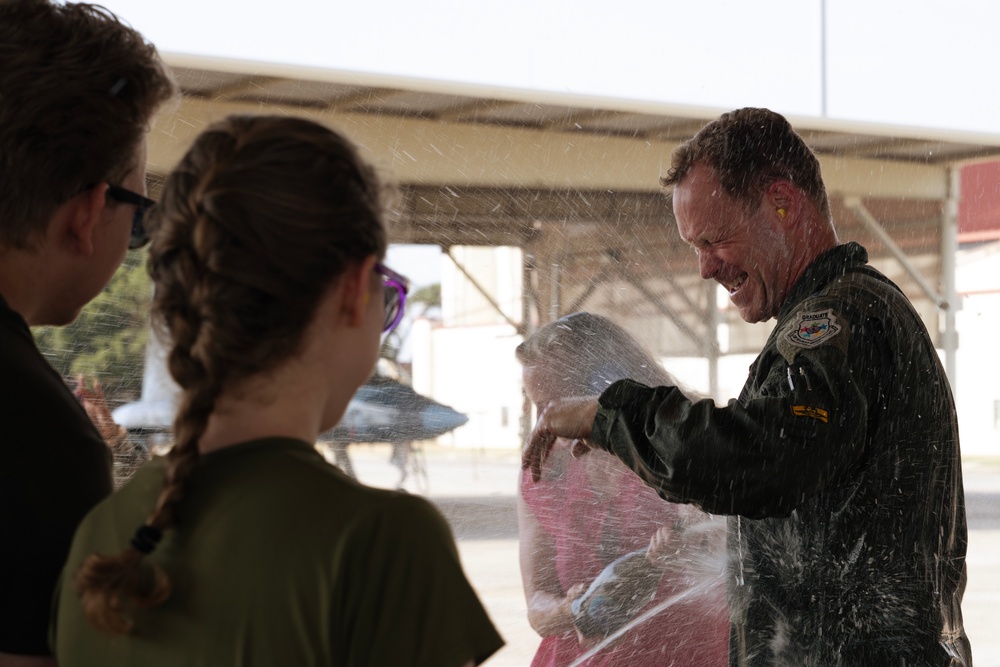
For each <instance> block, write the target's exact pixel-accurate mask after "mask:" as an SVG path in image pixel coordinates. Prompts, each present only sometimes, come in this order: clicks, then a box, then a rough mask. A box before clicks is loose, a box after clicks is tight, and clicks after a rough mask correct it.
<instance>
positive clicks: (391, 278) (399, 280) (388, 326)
mask: <svg viewBox="0 0 1000 667" xmlns="http://www.w3.org/2000/svg"><path fill="white" fill-rule="evenodd" d="M375 273H377V274H379V275H380V276H382V292H383V295H384V297H385V322H384V323H383V324H382V333H388V332H389V331H392V330H393V329H395V328H396V325H398V324H399V321H400V320H401V319H403V308H405V307H406V294H407V292H409V291H410V280H409V278H407V277H406V276H404V275H402V274H399V273H396V272H395V271H393V270H392V269H390V268H389V267H387V266H385V265H384V264H382V263H381V262H376V263H375Z"/></svg>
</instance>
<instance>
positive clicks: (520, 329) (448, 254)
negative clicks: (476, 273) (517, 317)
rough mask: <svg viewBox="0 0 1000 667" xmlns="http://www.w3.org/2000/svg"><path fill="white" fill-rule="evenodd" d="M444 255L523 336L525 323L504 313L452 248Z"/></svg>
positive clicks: (445, 251)
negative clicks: (456, 257)
mask: <svg viewBox="0 0 1000 667" xmlns="http://www.w3.org/2000/svg"><path fill="white" fill-rule="evenodd" d="M444 254H445V255H447V256H448V259H450V260H451V261H452V264H454V265H455V268H456V269H458V270H459V271H460V272H461V273H462V275H463V276H465V279H466V280H468V281H469V282H470V283H472V286H473V287H475V288H476V289H477V290H478V291H479V293H480V294H482V295H483V298H484V299H486V301H487V302H489V304H490V305H491V306H493V309H494V310H495V311H497V314H498V315H500V317H502V318H504V319H505V320H506V321H507V324H509V325H511V326H512V327H514V330H515V331H517V333H519V334H521V335H523V334H524V329H525V326H526V325H525V323H523V322H522V323H520V324H519V323H517V322H515V321H514V320H512V319H510V317H508V316H507V313H505V312H503V309H502V308H501V307H500V304H499V303H497V302H496V299H494V298H493V297H491V296H490V295H489V294H488V293H487V292H486V290H485V289H483V286H482V285H480V284H479V282H478V281H477V280H476V279H475V278H473V277H472V275H471V274H470V273H469V272H468V271H466V270H465V267H464V266H462V265H461V264H460V263H459V261H458V260H457V259H455V256H454V255H452V254H451V248H445V249H444Z"/></svg>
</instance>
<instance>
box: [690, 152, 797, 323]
mask: <svg viewBox="0 0 1000 667" xmlns="http://www.w3.org/2000/svg"><path fill="white" fill-rule="evenodd" d="M766 199H767V198H766V197H765V196H764V193H761V201H760V203H759V205H757V206H754V207H751V208H750V209H749V210H748V208H747V207H746V206H745V205H744V204H743V202H740V201H738V200H737V199H735V198H734V197H732V196H730V195H729V194H728V193H726V192H725V191H724V190H723V188H722V185H721V183H720V182H719V179H718V177H716V175H715V173H714V172H713V170H712V169H711V168H710V167H708V166H706V165H704V164H697V165H695V166H694V167H693V168H692V169H691V172H690V173H689V174H688V175H687V176H686V177H685V178H684V180H682V181H681V182H680V183H678V184H677V185H676V186H674V194H673V205H674V217H675V218H676V219H677V229H678V230H679V231H680V235H681V238H682V239H683V240H684V242H685V243H687V244H688V245H690V246H692V247H693V248H694V249H695V252H697V253H698V265H699V269H700V271H701V277H702V278H704V279H706V280H709V279H711V280H715V281H716V282H717V283H719V284H720V285H722V286H723V287H725V288H726V290H727V291H728V292H729V299H730V300H731V301H732V302H733V305H735V306H736V307H737V308H738V309H739V311H740V317H742V318H743V319H744V320H746V321H747V322H764V321H767V320H769V319H771V318H772V317H774V316H775V315H777V314H778V310H779V309H780V308H781V304H782V303H783V302H784V300H785V298H786V297H787V295H788V290H789V289H790V288H791V286H792V285H791V282H790V280H789V276H788V269H789V260H790V259H791V254H792V253H791V252H790V248H789V247H788V239H787V238H786V235H785V233H784V230H783V222H784V219H783V218H781V217H779V215H778V213H777V209H776V207H774V206H772V205H771V204H769V203H768V202H767V201H766Z"/></svg>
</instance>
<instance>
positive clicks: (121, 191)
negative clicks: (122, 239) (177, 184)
mask: <svg viewBox="0 0 1000 667" xmlns="http://www.w3.org/2000/svg"><path fill="white" fill-rule="evenodd" d="M108 196H109V197H111V198H112V199H114V200H115V201H119V202H121V203H122V204H131V205H132V206H135V213H133V214H132V235H131V236H130V237H129V240H128V249H129V250H135V249H137V248H141V247H143V246H144V245H146V244H147V243H149V234H148V233H147V232H146V213H147V212H149V209H151V208H153V207H154V206H156V202H155V201H153V200H152V199H149V198H148V197H143V196H142V195H140V194H139V193H138V192H132V191H131V190H127V189H125V188H123V187H120V186H117V185H111V184H110V183H108Z"/></svg>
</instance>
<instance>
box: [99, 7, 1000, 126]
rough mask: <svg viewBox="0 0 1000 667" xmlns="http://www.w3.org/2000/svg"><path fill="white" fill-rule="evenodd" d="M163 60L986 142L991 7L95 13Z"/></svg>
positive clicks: (991, 117)
mask: <svg viewBox="0 0 1000 667" xmlns="http://www.w3.org/2000/svg"><path fill="white" fill-rule="evenodd" d="M104 4H106V5H107V6H108V7H109V8H111V9H112V10H113V11H115V12H116V13H119V14H120V15H121V16H123V17H125V18H126V19H127V20H128V21H130V22H131V23H132V24H133V25H134V26H135V27H136V28H138V29H139V30H140V31H142V32H143V33H144V34H146V36H147V37H149V38H150V39H151V40H153V41H154V42H155V43H156V44H157V45H158V46H159V48H160V49H161V50H162V51H165V52H176V53H184V54H194V55H200V56H209V57H225V58H235V59H241V60H250V61H259V62H275V63H282V64H288V65H295V66H302V67H308V68H325V69H335V70H346V71H355V72H370V73H378V74H386V75H398V76H407V77H417V78H426V79H435V80H445V81H451V82H462V83H474V84H481V85H493V86H502V87H513V88H520V89H528V90H540V91H549V92H557V93H569V94H576V95H581V96H598V97H616V98H625V99H631V100H647V101H653V102H657V103H664V104H671V105H692V106H698V107H710V108H718V109H728V108H734V107H738V106H747V105H760V106H767V107H770V108H773V109H775V110H777V111H780V112H782V113H785V114H786V115H792V116H825V117H827V118H832V119H837V120H847V121H859V122H875V123H884V124H890V125H902V126H910V127H927V128H944V129H952V130H958V131H964V132H973V133H986V134H992V135H996V136H997V137H1000V113H998V112H997V109H998V106H1000V105H998V102H1000V92H998V85H997V81H996V77H995V76H994V75H993V72H994V70H995V64H996V63H997V62H1000V40H997V39H996V37H995V35H996V32H997V30H998V28H1000V22H998V19H1000V3H997V2H993V1H992V0H949V1H948V2H943V1H931V0H875V1H873V0H826V1H825V3H824V2H823V0H752V1H747V0H698V1H697V2H692V1H690V0H614V1H613V2H611V1H609V0H505V1H504V2H487V1H486V0H421V1H420V2H412V0H382V1H379V0H368V1H366V2H357V1H356V0H352V1H350V2H347V1H346V0H280V1H278V2H274V1H267V2H264V1H262V0H240V1H239V2H236V1H234V0H172V1H171V2H169V3H166V2H150V1H149V0H106V1H105V3H104Z"/></svg>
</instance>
